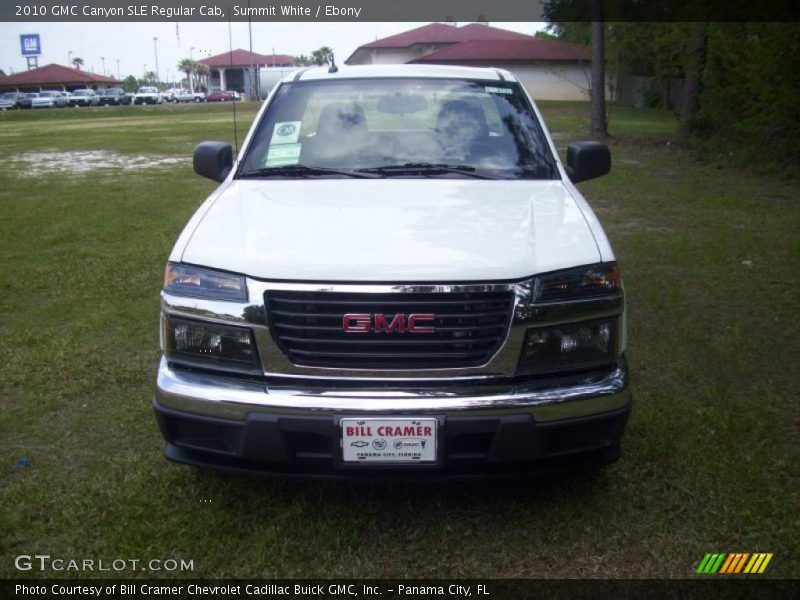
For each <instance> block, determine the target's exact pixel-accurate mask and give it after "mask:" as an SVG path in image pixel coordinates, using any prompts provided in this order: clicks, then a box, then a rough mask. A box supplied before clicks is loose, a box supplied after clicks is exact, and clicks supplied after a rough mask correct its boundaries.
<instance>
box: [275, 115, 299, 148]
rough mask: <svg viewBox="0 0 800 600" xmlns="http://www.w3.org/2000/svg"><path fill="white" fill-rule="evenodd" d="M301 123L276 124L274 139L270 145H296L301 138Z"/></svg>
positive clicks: (285, 122) (284, 122)
mask: <svg viewBox="0 0 800 600" xmlns="http://www.w3.org/2000/svg"><path fill="white" fill-rule="evenodd" d="M301 123H302V121H283V122H281V123H275V129H274V130H273V132H272V139H271V140H270V141H269V145H270V146H275V145H277V144H296V143H297V138H298V137H299V136H300V124H301Z"/></svg>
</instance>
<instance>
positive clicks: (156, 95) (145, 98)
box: [133, 86, 164, 104]
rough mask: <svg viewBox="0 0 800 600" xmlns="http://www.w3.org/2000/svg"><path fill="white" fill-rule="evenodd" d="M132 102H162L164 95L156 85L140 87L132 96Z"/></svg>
mask: <svg viewBox="0 0 800 600" xmlns="http://www.w3.org/2000/svg"><path fill="white" fill-rule="evenodd" d="M133 103H134V104H163V103H164V97H163V96H162V95H161V93H160V92H159V91H158V88H156V87H150V86H144V87H140V88H139V89H138V91H137V92H136V95H135V96H134V97H133Z"/></svg>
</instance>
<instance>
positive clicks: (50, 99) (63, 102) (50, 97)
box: [31, 90, 69, 108]
mask: <svg viewBox="0 0 800 600" xmlns="http://www.w3.org/2000/svg"><path fill="white" fill-rule="evenodd" d="M64 94H66V92H62V91H57V90H52V91H50V90H48V91H44V92H39V95H38V97H37V98H33V100H32V101H31V105H32V107H33V108H64V107H65V106H67V104H68V102H69V100H68V98H67V96H65V95H64Z"/></svg>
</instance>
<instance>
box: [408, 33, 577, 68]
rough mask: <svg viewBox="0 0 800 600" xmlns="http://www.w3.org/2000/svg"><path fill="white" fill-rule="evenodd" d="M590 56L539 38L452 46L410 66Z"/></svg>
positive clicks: (573, 48) (572, 45)
mask: <svg viewBox="0 0 800 600" xmlns="http://www.w3.org/2000/svg"><path fill="white" fill-rule="evenodd" d="M591 58H592V54H591V52H590V51H589V50H588V48H585V47H584V46H581V45H580V44H573V43H571V42H559V41H555V40H545V39H539V38H529V39H527V40H497V41H486V40H470V41H467V42H461V43H458V44H452V45H450V46H447V47H445V48H440V49H439V50H434V51H433V52H431V53H429V54H426V55H424V56H421V57H419V58H417V59H415V60H413V61H411V62H415V63H437V62H451V61H470V60H475V61H483V60H525V61H529V60H553V61H561V60H591Z"/></svg>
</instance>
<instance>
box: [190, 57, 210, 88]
mask: <svg viewBox="0 0 800 600" xmlns="http://www.w3.org/2000/svg"><path fill="white" fill-rule="evenodd" d="M210 72H211V69H209V68H208V66H207V65H204V64H203V63H194V69H193V73H194V74H195V75H197V81H198V83H199V85H200V86H201V87H202V88H203V91H208V75H209V73H210Z"/></svg>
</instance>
